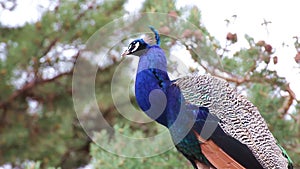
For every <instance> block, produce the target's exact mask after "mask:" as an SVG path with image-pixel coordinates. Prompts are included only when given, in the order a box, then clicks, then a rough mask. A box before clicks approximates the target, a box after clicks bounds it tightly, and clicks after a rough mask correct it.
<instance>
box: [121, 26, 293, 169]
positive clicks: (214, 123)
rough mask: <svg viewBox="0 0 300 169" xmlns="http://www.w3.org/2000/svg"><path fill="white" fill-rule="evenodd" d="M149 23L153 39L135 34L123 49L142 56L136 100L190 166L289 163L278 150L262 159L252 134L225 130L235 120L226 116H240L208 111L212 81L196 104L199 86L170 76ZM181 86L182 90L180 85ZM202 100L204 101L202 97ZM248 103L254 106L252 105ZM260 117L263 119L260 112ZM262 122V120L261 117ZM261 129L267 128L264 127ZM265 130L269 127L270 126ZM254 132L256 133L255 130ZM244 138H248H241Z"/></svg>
mask: <svg viewBox="0 0 300 169" xmlns="http://www.w3.org/2000/svg"><path fill="white" fill-rule="evenodd" d="M150 29H151V30H152V31H153V32H154V34H155V39H156V44H155V45H149V44H148V43H147V42H145V40H143V39H137V40H134V41H133V42H131V43H130V45H129V47H128V50H126V51H125V52H124V53H123V55H129V54H134V55H137V56H139V57H140V60H139V65H138V70H137V75H136V83H135V95H136V100H137V103H138V105H139V106H140V108H141V109H142V110H143V111H144V112H145V113H146V114H147V115H148V116H149V117H150V118H152V119H154V120H156V121H157V122H158V123H160V124H162V125H164V126H166V127H167V128H168V129H169V130H170V133H171V136H172V139H173V141H174V143H175V145H176V148H177V149H178V151H180V152H181V153H182V154H183V155H184V156H185V157H186V158H187V159H188V160H189V161H190V162H191V163H192V165H193V167H194V168H199V167H212V168H214V167H216V168H224V167H225V168H268V166H274V165H277V162H278V166H279V165H281V166H286V167H287V166H288V167H289V168H292V165H291V164H288V163H287V160H286V159H280V158H281V157H282V156H281V155H278V159H279V160H278V161H272V160H270V164H268V163H264V159H259V157H257V155H256V154H255V153H253V151H252V149H251V144H250V143H249V145H247V144H246V143H247V141H249V140H250V139H249V138H246V137H244V135H246V134H244V133H242V135H241V138H242V139H241V140H239V137H238V136H235V135H230V134H229V133H230V131H229V130H228V128H229V129H230V126H233V125H234V124H231V123H228V121H230V120H231V121H232V123H236V122H237V121H239V119H237V120H236V119H235V118H236V117H235V116H232V117H231V115H229V116H228V117H226V116H225V114H226V113H227V112H225V111H228V110H230V111H231V109H226V108H224V112H217V113H212V112H210V110H212V109H211V107H209V106H211V105H212V103H211V99H212V98H213V97H211V92H210V87H211V86H210V87H208V86H204V89H205V90H202V88H201V90H200V92H203V93H204V95H201V96H200V100H201V99H202V100H204V101H205V102H204V101H203V106H199V104H195V103H197V102H196V101H197V100H196V101H195V100H194V95H196V94H199V91H198V89H197V88H195V87H193V85H196V84H190V83H189V82H186V81H185V79H178V80H175V81H171V80H170V78H169V76H168V74H167V61H166V57H165V53H164V51H163V50H162V49H161V48H160V47H159V45H160V38H159V34H158V32H157V31H156V30H155V29H154V28H153V27H150ZM207 79H208V82H203V84H205V85H208V84H209V83H211V82H210V81H209V80H211V79H209V78H207V77H203V78H202V79H196V81H197V80H198V81H199V83H198V84H197V86H198V87H199V85H200V84H201V83H202V82H200V81H201V80H202V81H204V80H207ZM198 81H197V82H198ZM211 81H213V83H215V84H214V85H216V86H221V85H223V83H222V82H219V81H217V80H211ZM216 83H219V84H216ZM225 87H226V86H225ZM183 88H184V90H185V91H182V89H183ZM226 89H227V88H226ZM192 90H195V93H192V92H191V91H192ZM220 90H223V88H220ZM187 91H188V92H189V93H188V94H187ZM227 91H230V90H229V89H228V90H225V91H222V92H223V93H222V92H221V95H220V97H221V96H222V97H223V96H224V95H226V94H227V93H226V92H227ZM229 94H230V97H232V98H234V97H235V95H232V96H231V93H229ZM215 99H218V98H215ZM236 99H238V98H236ZM229 101H230V100H228V101H227V102H226V101H224V100H223V101H222V103H223V104H228V102H229ZM243 101H244V102H245V104H246V105H247V106H248V107H249V104H248V102H246V101H245V100H241V102H243ZM200 103H201V104H202V101H201V102H200ZM237 103H239V102H237ZM201 104H200V105H201ZM204 105H205V106H204ZM250 108H251V109H252V107H251V105H250ZM220 113H221V114H220ZM222 113H224V115H223V114H222ZM246 113H247V112H246ZM220 117H223V118H225V119H221V118H220ZM231 118H232V119H231ZM258 120H261V119H260V118H259V117H258ZM243 125H244V124H243ZM263 125H264V121H262V126H263ZM224 126H225V127H224ZM234 127H237V126H234ZM249 127H251V126H249ZM242 129H243V128H242ZM262 129H263V130H266V129H265V128H264V127H262ZM266 132H267V133H268V131H266ZM243 134H244V135H243ZM250 134H253V133H250ZM258 138H260V137H259V136H258ZM243 139H245V140H246V141H245V142H243V141H244V140H243ZM248 139H249V140H248ZM272 139H273V136H270V140H271V141H270V142H271V143H270V145H272V146H273V142H272V141H273V140H272ZM250 141H251V140H250ZM250 141H249V142H250ZM276 148H277V147H275V149H276ZM280 152H281V151H280ZM262 161H263V162H262ZM275 168H276V167H275Z"/></svg>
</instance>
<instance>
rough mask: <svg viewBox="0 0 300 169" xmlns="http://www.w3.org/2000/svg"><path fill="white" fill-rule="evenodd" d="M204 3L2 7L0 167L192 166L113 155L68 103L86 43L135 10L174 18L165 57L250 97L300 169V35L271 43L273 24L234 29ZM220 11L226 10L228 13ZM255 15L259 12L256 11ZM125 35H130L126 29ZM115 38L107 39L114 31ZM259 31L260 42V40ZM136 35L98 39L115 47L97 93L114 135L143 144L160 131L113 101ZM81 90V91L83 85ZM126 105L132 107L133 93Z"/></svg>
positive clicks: (153, 0) (51, 2)
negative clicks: (113, 82)
mask: <svg viewBox="0 0 300 169" xmlns="http://www.w3.org/2000/svg"><path fill="white" fill-rule="evenodd" d="M201 2H202V1H199V3H198V2H197V1H196V3H195V2H193V4H190V3H189V2H183V1H176V0H166V1H159V0H143V1H134V0H127V1H126V0H107V1H105V0H68V1H67V0H43V1H34V0H27V1H25V0H0V169H10V168H17V169H18V168H30V169H31V168H32V169H33V168H34V169H38V168H105V169H106V168H107V169H110V168H111V169H115V168H126V169H127V168H147V169H149V168H150V169H151V168H170V169H171V168H172V169H173V168H178V169H179V168H180V169H181V168H186V169H188V168H189V169H190V168H192V166H191V165H190V164H189V162H188V161H187V160H186V159H185V158H183V157H182V155H181V154H179V153H178V152H177V151H176V150H175V149H171V150H169V151H167V152H165V153H163V154H161V155H158V156H154V157H149V158H124V157H120V156H117V155H114V154H111V153H109V152H107V151H106V150H103V149H101V148H100V147H99V146H97V145H96V144H95V143H93V142H92V141H91V139H90V138H89V137H88V136H87V134H86V133H85V132H84V131H83V129H82V128H81V126H80V124H79V122H78V119H77V116H76V112H75V110H74V105H73V100H72V78H73V70H74V66H75V63H76V61H77V59H78V57H80V54H81V52H82V51H83V50H85V48H86V46H85V45H86V42H87V41H88V40H89V38H90V37H91V36H92V35H93V34H94V33H95V32H96V31H97V30H99V29H100V28H102V27H104V26H105V25H107V24H108V23H111V22H112V21H114V20H115V19H118V18H120V17H123V16H132V14H133V13H139V12H159V13H166V14H168V16H170V17H171V18H173V19H174V21H173V20H172V21H170V22H172V26H170V24H166V23H164V22H159V23H156V24H154V26H155V27H156V28H157V29H158V30H159V32H160V33H161V34H163V35H162V47H163V48H164V49H165V50H167V51H166V53H167V54H172V56H173V55H174V56H176V57H178V58H179V59H182V60H185V63H186V66H187V67H188V72H186V73H197V72H201V73H202V74H203V73H208V74H211V75H214V76H217V77H219V78H222V79H225V80H227V81H228V82H230V84H231V85H232V86H233V87H235V88H237V90H238V91H239V92H241V93H242V94H244V95H246V96H247V98H248V99H250V100H251V101H252V102H253V103H254V105H256V106H257V107H258V109H259V110H260V112H261V114H262V115H263V117H264V118H265V120H266V121H267V123H268V125H269V128H270V130H271V131H272V133H273V134H274V136H275V137H276V138H277V139H278V142H279V143H280V144H281V145H282V146H283V147H284V148H285V149H286V150H287V152H288V154H289V155H290V156H291V158H292V160H293V161H294V165H295V168H300V104H299V103H300V101H299V97H300V93H299V92H296V91H299V86H297V85H296V84H299V82H300V80H299V73H300V65H299V63H300V42H299V37H300V33H299V34H294V35H290V34H289V33H286V32H285V30H281V31H282V34H287V35H288V37H286V38H287V39H288V40H287V41H285V40H283V39H280V38H279V40H278V39H276V38H273V37H276V35H277V34H275V35H274V34H272V38H270V36H268V35H269V34H270V32H271V30H272V29H270V27H271V28H272V26H270V25H272V20H271V19H270V20H258V21H255V22H258V23H259V24H258V25H259V26H258V27H257V30H255V31H252V30H247V29H246V28H245V29H244V28H242V27H239V26H236V25H237V24H238V23H237V22H238V19H237V18H239V15H238V14H237V15H234V14H233V15H231V13H227V14H228V16H227V14H226V15H223V14H220V15H216V16H218V18H216V17H215V15H214V16H212V14H213V13H218V12H220V10H218V9H216V10H215V11H213V10H211V11H213V12H211V13H209V12H206V13H205V14H206V15H202V12H201V9H202V8H201ZM253 3H254V2H253ZM203 4H205V3H203ZM215 5H216V6H219V7H220V6H222V7H223V9H225V10H226V6H223V5H217V4H215ZM225 5H229V6H231V5H230V4H225ZM256 5H257V6H259V4H256ZM204 7H205V5H204ZM237 8H238V6H237ZM228 9H230V7H228ZM249 9H250V10H252V11H253V13H255V10H256V9H255V8H253V9H251V8H249ZM264 9H265V10H266V11H268V8H266V7H264ZM203 10H204V11H207V9H206V8H204V9H203ZM208 14H210V15H208ZM210 16H211V17H212V18H209V17H210ZM177 17H180V18H183V19H184V20H186V21H188V22H189V23H192V24H193V25H194V26H195V27H193V29H192V28H190V27H188V26H186V25H181V23H182V22H176V18H177ZM204 17H206V18H204ZM134 19H135V18H133V20H134ZM210 19H216V20H222V25H223V26H215V27H213V26H211V23H210V22H209V20H210ZM204 21H207V22H204ZM151 22H153V20H152V21H151ZM273 22H274V21H273ZM294 22H295V20H294ZM122 23H123V24H126V22H122ZM206 23H207V24H206ZM206 25H207V27H206ZM122 26H124V25H122ZM129 26H134V27H135V29H134V30H137V31H141V32H144V31H149V30H148V27H147V26H148V23H147V20H145V21H144V24H142V25H129ZM285 27H288V26H286V25H285ZM291 27H292V26H291ZM175 29H176V31H177V34H178V32H179V33H180V36H179V37H175V38H170V36H168V35H172V33H174V31H175ZM218 29H221V30H222V31H221V30H220V31H218ZM241 29H242V31H241ZM129 30H132V28H124V30H123V31H124V32H126V31H128V32H130V31H129ZM210 30H211V31H210ZM110 31H111V32H107V35H108V34H110V33H112V32H114V30H110ZM247 31H250V32H251V33H250V32H247ZM269 31H270V32H269ZM253 32H254V33H253ZM256 32H257V34H260V35H261V34H263V36H259V38H257V37H255V38H254V36H256V35H255V33H256ZM262 32H263V33H262ZM102 33H103V32H102ZM104 33H105V32H104ZM117 33H118V32H117ZM248 33H249V34H248ZM264 33H265V34H264ZM149 35H151V34H149ZM278 36H279V34H278ZM103 37H105V36H103ZM134 37H139V35H135V36H134ZM134 37H131V35H128V37H127V38H124V37H123V38H122V39H115V43H113V44H114V45H115V44H117V45H115V46H111V44H112V42H111V41H108V40H107V39H105V38H102V41H100V42H99V43H100V44H101V45H102V46H105V47H110V46H111V49H109V51H108V52H107V54H106V59H105V60H103V61H102V62H101V63H99V65H97V69H98V70H97V74H96V88H95V91H96V97H97V101H98V105H99V109H100V110H101V112H102V114H103V116H104V117H105V120H106V121H108V122H109V124H110V125H111V126H114V128H115V129H116V131H118V132H120V133H127V134H128V133H129V134H131V135H134V136H139V137H147V136H151V135H154V134H156V133H159V132H160V131H161V128H160V127H159V126H158V125H157V124H156V123H154V122H151V123H149V124H142V123H133V122H132V121H129V120H127V119H126V118H124V117H123V116H122V115H120V113H119V112H118V111H117V110H116V107H115V105H114V103H113V100H112V96H111V80H112V77H113V74H114V72H115V71H116V68H117V67H118V65H119V63H120V61H121V60H122V58H120V54H121V53H122V52H123V50H124V49H125V48H126V47H127V45H128V43H129V42H130V38H134ZM111 39H113V38H111ZM111 39H110V40H111ZM287 42H289V43H287ZM285 49H286V50H287V51H289V52H285V51H284V50H285ZM168 59H169V63H170V65H171V66H170V67H173V69H174V70H170V71H171V72H173V73H174V72H175V73H176V71H178V70H177V69H176V68H178V63H177V62H176V61H174V60H172V58H168ZM287 60H288V62H287ZM87 64H90V63H87ZM290 68H292V69H290ZM282 72H284V73H282ZM132 73H134V70H132ZM132 73H131V74H130V76H131V75H132ZM175 75H176V74H175ZM128 76H129V75H128ZM80 83H82V85H83V86H84V85H85V79H82V81H81V82H80ZM297 98H298V99H297ZM130 100H131V102H132V104H133V105H136V103H135V99H134V95H133V94H131V95H130ZM93 125H95V126H94V127H95V128H97V129H98V130H99V131H102V132H101V133H100V134H99V135H98V137H99V139H100V141H103V142H111V143H113V144H115V145H116V146H118V145H121V144H124V143H123V142H122V140H120V139H118V137H114V136H115V135H114V133H111V132H107V131H106V128H105V127H104V126H103V125H102V124H101V122H94V123H93ZM145 146H146V145H145ZM134 149H135V147H132V148H128V149H126V150H124V151H131V150H132V151H136V150H134ZM140 151H144V150H143V149H141V150H140Z"/></svg>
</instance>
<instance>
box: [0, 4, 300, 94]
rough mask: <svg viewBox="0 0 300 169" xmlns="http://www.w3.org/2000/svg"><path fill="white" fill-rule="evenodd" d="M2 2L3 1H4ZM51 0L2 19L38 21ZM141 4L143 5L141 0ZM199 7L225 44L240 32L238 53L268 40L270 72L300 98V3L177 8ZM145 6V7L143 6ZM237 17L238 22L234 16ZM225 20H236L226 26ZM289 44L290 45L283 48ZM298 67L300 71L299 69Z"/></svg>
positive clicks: (204, 20) (23, 6)
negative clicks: (298, 41) (298, 43)
mask: <svg viewBox="0 0 300 169" xmlns="http://www.w3.org/2000/svg"><path fill="white" fill-rule="evenodd" d="M0 1H1V0H0ZM53 2H55V1H52V2H51V1H48V0H18V1H17V3H18V5H17V7H16V9H15V10H14V12H9V11H0V20H1V22H2V24H4V25H7V24H8V25H23V24H24V23H25V22H28V21H31V22H34V21H36V20H37V19H38V18H39V17H40V13H41V11H43V10H44V9H45V7H48V6H51V5H52V6H53ZM140 2H143V0H141V1H140ZM185 5H196V6H198V7H199V8H200V10H201V15H202V23H203V24H204V25H205V27H206V28H207V29H208V31H209V32H210V33H211V35H213V36H214V37H216V39H217V40H219V41H220V42H221V44H222V45H223V46H224V45H225V40H226V39H225V37H226V34H227V33H228V32H232V33H237V35H238V43H237V44H235V45H234V46H233V48H231V49H232V50H235V49H236V50H238V49H239V48H240V47H247V42H246V41H245V40H244V38H243V36H244V34H246V33H247V34H248V35H250V36H251V37H254V40H255V41H258V40H265V41H266V42H267V43H270V44H271V45H272V46H273V48H274V49H275V50H276V53H275V55H277V56H278V58H279V60H278V64H276V65H271V66H270V67H269V68H270V69H275V70H277V71H278V73H279V75H280V76H283V77H286V78H287V80H288V81H289V82H290V83H291V88H292V89H293V90H294V91H295V93H296V95H297V98H298V99H300V87H298V86H300V69H299V65H297V64H296V62H295V61H294V56H295V55H296V50H295V49H294V47H293V43H294V39H293V36H300V22H298V21H297V19H298V18H297V16H298V15H297V13H299V9H298V8H299V1H298V0H287V1H274V0H263V1H261V0H252V1H240V0H226V1H222V0H196V1H195V0H177V6H178V7H183V6H185ZM140 6H141V5H140ZM140 6H139V5H137V3H136V0H129V2H128V4H127V5H125V9H126V10H128V11H132V9H133V7H134V8H139V7H140ZM233 15H236V16H237V17H236V18H235V19H234V18H233V17H232V16H233ZM225 19H230V20H232V21H234V22H233V23H232V24H230V25H229V26H226V22H225V21H224V20H225ZM264 20H266V21H270V22H272V23H270V24H268V26H267V28H266V27H265V26H262V25H261V24H262V23H263V21H264ZM282 43H285V44H286V45H288V46H284V47H283V46H282ZM297 67H298V68H297Z"/></svg>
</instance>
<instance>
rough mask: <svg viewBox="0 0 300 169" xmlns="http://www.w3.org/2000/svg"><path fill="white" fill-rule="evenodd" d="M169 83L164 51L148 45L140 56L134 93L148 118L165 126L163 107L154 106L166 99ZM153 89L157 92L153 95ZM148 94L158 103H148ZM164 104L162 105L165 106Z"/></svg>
mask: <svg viewBox="0 0 300 169" xmlns="http://www.w3.org/2000/svg"><path fill="white" fill-rule="evenodd" d="M169 84H170V79H169V76H168V74H167V61H166V57H165V53H164V51H163V50H162V49H161V48H160V47H159V46H157V45H153V46H150V47H149V49H148V50H147V51H146V52H145V53H144V54H143V55H141V56H140V60H139V65H138V70H137V76H136V82H135V95H136V100H137V103H138V105H139V106H140V108H141V109H142V110H143V111H144V112H145V113H146V114H147V115H148V116H149V117H150V118H152V119H153V120H156V121H157V122H159V123H160V124H162V125H165V126H167V118H166V112H165V109H163V110H159V106H158V107H156V108H155V106H157V105H158V104H159V103H162V102H163V101H167V88H168V86H169ZM156 89H158V90H156ZM153 91H158V92H154V95H153ZM151 92H152V93H151ZM150 95H152V96H154V97H153V98H152V99H154V100H152V101H154V102H157V103H158V104H154V103H150V102H151V98H150ZM166 104H167V103H165V105H162V106H166ZM151 106H152V107H151Z"/></svg>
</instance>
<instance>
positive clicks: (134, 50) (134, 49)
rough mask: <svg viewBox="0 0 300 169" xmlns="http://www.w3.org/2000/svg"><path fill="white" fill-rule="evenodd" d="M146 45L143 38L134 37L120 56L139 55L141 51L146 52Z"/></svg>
mask: <svg viewBox="0 0 300 169" xmlns="http://www.w3.org/2000/svg"><path fill="white" fill-rule="evenodd" d="M148 47H149V45H148V43H146V42H145V40H144V39H136V40H134V41H132V42H131V43H130V44H129V46H128V49H127V50H125V51H124V52H123V54H122V56H125V55H136V56H141V55H142V54H143V53H145V52H146V50H147V48H148Z"/></svg>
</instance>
